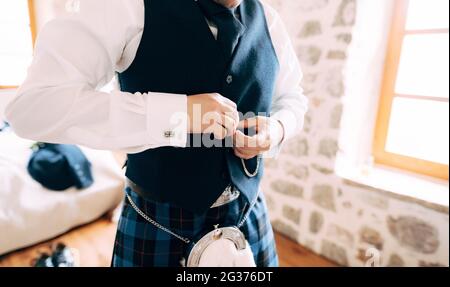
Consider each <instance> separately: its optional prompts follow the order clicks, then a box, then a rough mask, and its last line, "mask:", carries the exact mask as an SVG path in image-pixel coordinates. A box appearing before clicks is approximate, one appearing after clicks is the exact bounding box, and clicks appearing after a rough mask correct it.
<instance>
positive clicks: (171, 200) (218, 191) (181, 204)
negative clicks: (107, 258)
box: [7, 0, 307, 266]
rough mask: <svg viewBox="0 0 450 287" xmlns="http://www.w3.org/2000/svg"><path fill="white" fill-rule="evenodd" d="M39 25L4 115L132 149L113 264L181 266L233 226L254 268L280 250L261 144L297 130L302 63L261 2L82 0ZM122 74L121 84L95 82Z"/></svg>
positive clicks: (59, 138)
mask: <svg viewBox="0 0 450 287" xmlns="http://www.w3.org/2000/svg"><path fill="white" fill-rule="evenodd" d="M78 7H79V11H78V12H77V13H74V14H72V15H69V16H68V17H63V18H60V19H57V20H54V21H52V22H50V23H49V24H47V25H46V27H45V28H44V29H43V31H42V32H41V33H40V35H39V39H38V41H37V45H36V50H35V57H34V61H33V64H32V66H31V68H30V70H29V74H28V77H27V79H26V81H25V83H24V84H23V85H22V86H21V88H20V90H19V92H18V97H17V99H16V100H15V101H14V102H13V103H11V105H10V106H9V108H8V110H7V118H8V120H9V122H10V123H11V125H12V127H13V128H14V130H15V131H16V132H17V134H19V135H20V136H22V137H26V138H30V139H34V140H39V141H43V142H54V143H70V144H80V145H85V146H89V147H92V148H98V149H110V150H124V151H126V152H127V153H128V162H127V172H126V176H127V188H126V200H125V203H124V208H123V212H122V216H121V219H120V222H119V227H118V232H117V236H116V241H115V248H114V256H113V261H112V265H113V266H180V265H181V264H183V263H186V260H187V259H188V257H189V255H190V254H189V252H190V249H191V247H192V246H191V245H192V243H195V242H198V240H199V239H200V238H202V236H203V235H205V234H206V233H208V232H210V231H212V230H214V228H217V227H218V226H219V227H227V226H237V227H239V229H240V230H241V231H242V233H243V234H244V235H245V238H246V240H247V241H248V243H249V245H250V247H251V251H252V253H253V256H254V259H255V262H256V265H257V266H277V265H278V258H277V254H276V249H275V245H274V238H273V232H272V228H271V226H270V222H269V220H268V216H267V211H266V205H265V201H264V197H263V195H262V194H261V193H260V191H259V183H260V180H261V177H262V174H263V163H262V161H261V157H262V155H263V154H267V153H269V154H272V155H273V154H276V153H277V152H278V150H279V147H280V145H281V144H282V142H284V141H286V140H287V139H289V138H290V137H292V135H293V134H294V133H295V132H296V131H298V130H299V129H301V127H302V124H303V117H304V114H305V112H306V109H307V107H306V106H307V101H306V99H305V97H304V96H303V94H302V89H301V87H300V81H301V77H302V74H301V70H300V67H299V64H298V61H297V59H296V56H295V53H294V50H293V47H292V44H291V42H290V41H289V38H288V35H287V32H286V30H285V28H284V26H283V24H282V22H281V19H280V18H279V16H278V15H277V14H276V12H275V11H274V10H273V9H271V8H270V7H269V6H268V5H266V4H264V3H261V2H260V1H258V0H170V1H167V0H151V1H150V0H96V1H88V0H82V1H81V2H80V5H79V6H78ZM115 72H118V79H119V82H120V86H121V91H113V92H111V93H105V92H100V91H98V90H97V88H98V87H101V86H103V85H105V84H106V83H107V82H109V81H110V80H111V79H112V78H113V76H114V73H115Z"/></svg>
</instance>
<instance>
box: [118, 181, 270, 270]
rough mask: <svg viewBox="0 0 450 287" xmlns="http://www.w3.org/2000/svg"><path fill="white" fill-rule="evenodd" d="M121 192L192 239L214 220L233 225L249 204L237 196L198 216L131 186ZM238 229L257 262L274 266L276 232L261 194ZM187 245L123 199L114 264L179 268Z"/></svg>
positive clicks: (198, 236) (147, 211) (177, 232)
mask: <svg viewBox="0 0 450 287" xmlns="http://www.w3.org/2000/svg"><path fill="white" fill-rule="evenodd" d="M125 192H126V193H127V194H128V195H130V196H131V198H132V199H133V201H134V202H135V204H136V205H137V206H138V207H139V208H140V209H141V210H142V211H143V212H145V214H146V215H147V216H149V217H150V218H152V219H153V220H155V221H157V222H158V223H159V224H161V225H162V226H164V227H166V228H169V229H170V230H171V231H173V232H175V233H176V234H178V235H181V236H183V237H185V238H189V239H191V240H196V239H199V238H201V236H203V235H205V234H206V233H208V232H209V231H211V230H213V229H214V225H215V224H219V225H220V227H225V226H236V225H237V224H238V222H240V221H241V220H242V218H243V215H244V214H245V213H247V212H246V211H247V210H248V208H249V204H247V203H246V202H245V200H244V196H242V195H241V196H240V197H239V198H238V199H237V200H235V201H233V202H231V203H229V204H227V205H224V206H220V207H216V208H211V209H209V210H208V211H207V212H206V213H205V214H203V215H198V214H193V213H192V212H189V211H187V210H183V209H181V208H179V207H177V206H174V205H172V204H170V203H160V202H153V201H150V200H147V199H143V198H142V197H140V196H138V195H137V194H136V193H134V192H133V191H132V190H131V188H129V187H127V188H126V189H125ZM241 231H242V232H243V233H244V234H245V237H246V239H247V240H248V242H249V244H250V247H251V249H252V252H253V255H254V258H255V262H256V265H257V266H258V267H277V266H278V256H277V252H276V247H275V239H274V234H273V230H272V226H271V224H270V221H269V218H268V215H267V207H266V203H265V199H264V195H263V194H262V193H260V195H259V197H258V199H257V202H256V204H255V206H254V207H253V208H252V210H251V212H250V214H249V216H248V219H247V221H246V222H245V224H244V226H242V227H241ZM189 250H190V246H189V245H188V244H186V243H185V242H183V241H181V240H180V239H178V238H176V237H175V236H173V235H171V234H169V233H167V232H165V231H163V230H161V229H159V228H157V227H155V226H154V225H153V224H151V223H149V222H147V221H146V220H145V219H144V218H142V217H141V216H140V215H139V214H138V213H137V212H136V211H135V210H134V209H133V207H132V206H131V204H130V203H129V201H128V199H127V198H125V200H124V203H123V209H122V214H121V217H120V220H119V224H118V228H117V234H116V239H115V243H114V252H113V258H112V263H111V265H112V266H113V267H181V266H182V264H181V262H182V260H183V259H185V260H186V261H187V256H188V252H189Z"/></svg>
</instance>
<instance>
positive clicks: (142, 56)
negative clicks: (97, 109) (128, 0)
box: [119, 0, 279, 213]
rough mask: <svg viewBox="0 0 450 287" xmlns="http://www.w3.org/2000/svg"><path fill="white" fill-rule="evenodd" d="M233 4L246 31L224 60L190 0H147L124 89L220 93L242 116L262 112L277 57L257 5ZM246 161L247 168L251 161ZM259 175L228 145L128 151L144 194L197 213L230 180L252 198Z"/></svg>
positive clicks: (130, 172) (250, 0) (131, 173)
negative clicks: (246, 168) (231, 52)
mask: <svg viewBox="0 0 450 287" xmlns="http://www.w3.org/2000/svg"><path fill="white" fill-rule="evenodd" d="M239 9H240V14H241V21H242V23H243V24H244V25H245V26H246V31H245V34H244V35H243V36H242V37H241V38H240V41H239V44H238V46H237V48H236V50H235V51H234V55H233V58H232V59H229V58H226V57H225V54H224V53H223V52H222V50H221V48H220V46H219V44H218V42H217V41H216V40H215V38H214V36H213V34H212V33H211V30H210V28H209V26H208V23H207V22H206V19H205V16H204V15H203V14H202V11H201V9H200V7H199V6H198V4H197V3H196V2H195V1H194V0H145V12H146V13H145V14H146V16H145V28H144V33H143V36H142V40H141V44H140V46H139V49H138V52H137V55H136V58H135V60H134V62H133V63H132V64H131V66H130V67H129V68H128V69H127V70H126V71H125V72H123V73H121V74H119V81H120V85H121V89H122V91H126V92H130V93H136V92H141V93H147V92H161V93H175V94H187V95H194V94H202V93H220V94H221V95H223V96H225V97H227V98H229V99H231V100H232V101H234V102H235V103H236V104H237V105H238V110H239V111H240V112H242V113H243V114H246V113H247V112H253V113H254V114H258V113H266V114H267V115H268V114H269V112H270V109H271V102H272V95H273V92H274V84H275V79H276V76H277V73H278V68H279V65H278V60H277V56H276V53H275V50H274V47H273V45H272V41H271V38H270V34H269V31H268V27H267V23H266V19H265V14H264V9H263V7H262V5H261V3H259V1H258V0H244V1H243V3H242V4H241V6H240V7H239ZM219 33H220V31H219ZM196 137H200V135H190V136H188V138H189V140H190V141H195V138H196ZM246 165H247V167H248V170H249V171H250V172H253V171H254V169H255V167H256V159H253V160H249V161H246ZM262 175H263V165H262V163H261V167H260V171H259V173H258V175H257V176H256V177H253V178H250V177H248V176H247V175H246V173H245V172H244V169H243V166H242V164H241V160H240V159H239V158H237V157H236V156H235V155H234V153H233V150H232V148H225V147H220V146H218V147H217V146H216V147H210V148H208V147H205V146H202V147H187V148H175V147H162V148H157V149H150V150H147V151H145V152H142V153H139V154H129V155H128V163H127V171H126V176H127V177H128V178H129V179H130V180H132V181H133V182H135V183H136V184H138V185H140V186H141V187H143V188H144V189H146V190H147V191H146V192H149V193H152V195H156V197H157V198H161V199H162V200H163V201H166V202H170V203H172V204H176V205H177V206H179V207H182V208H184V209H187V210H190V211H192V212H195V213H203V212H205V211H206V210H207V209H208V208H210V206H211V205H212V204H213V203H214V202H215V200H216V199H217V198H218V197H219V196H220V194H221V193H222V192H223V191H224V189H225V188H226V187H227V186H228V185H229V184H230V183H232V184H234V185H235V186H236V187H237V188H238V189H239V190H240V191H241V192H242V194H243V195H244V196H245V198H246V200H247V201H248V202H250V201H253V200H254V199H255V197H256V195H257V193H258V189H259V182H260V180H261V177H262ZM151 197H155V196H151Z"/></svg>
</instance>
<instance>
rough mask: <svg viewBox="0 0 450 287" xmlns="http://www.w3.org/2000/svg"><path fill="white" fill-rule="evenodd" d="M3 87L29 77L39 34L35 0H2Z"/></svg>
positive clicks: (0, 76)
mask: <svg viewBox="0 0 450 287" xmlns="http://www.w3.org/2000/svg"><path fill="white" fill-rule="evenodd" d="M0 35H1V45H0V89H5V88H14V87H16V86H18V85H20V84H21V83H22V81H23V80H24V79H25V76H26V71H27V68H28V66H29V65H30V63H31V60H32V54H33V44H34V40H35V37H36V26H35V20H34V5H33V0H13V1H12V0H0Z"/></svg>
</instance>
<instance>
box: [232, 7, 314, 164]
mask: <svg viewBox="0 0 450 287" xmlns="http://www.w3.org/2000/svg"><path fill="white" fill-rule="evenodd" d="M261 2H262V1H261ZM262 4H263V7H264V10H265V14H266V19H267V24H268V27H269V32H270V36H271V38H272V43H273V45H274V48H275V52H276V54H277V57H278V61H279V64H280V71H279V74H278V77H277V80H276V84H275V93H274V96H273V101H272V110H271V116H270V118H265V117H257V118H255V119H252V120H250V121H246V122H244V123H241V126H243V127H248V126H256V127H257V128H258V130H259V131H258V134H257V135H256V136H254V137H251V138H249V137H246V136H244V135H243V134H242V133H239V132H238V133H237V134H236V142H237V147H236V148H235V154H236V155H237V156H238V157H240V158H244V159H250V158H253V157H255V156H257V155H259V154H264V156H266V157H276V156H277V155H278V153H279V152H280V150H281V146H282V145H283V143H284V142H286V141H287V140H288V139H290V138H292V137H293V136H294V135H295V134H296V133H297V132H299V131H300V130H301V129H302V128H303V123H304V117H305V114H306V112H307V110H308V99H307V98H306V97H305V96H304V94H303V89H302V87H301V81H302V78H303V74H302V71H301V68H300V64H299V61H298V59H297V56H296V54H295V50H294V47H293V45H292V42H291V40H290V38H289V35H288V32H287V30H286V28H285V26H284V24H283V22H282V20H281V18H280V16H279V15H278V13H277V12H276V11H275V10H274V9H273V8H271V7H270V6H269V5H267V4H265V3H264V2H262Z"/></svg>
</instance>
